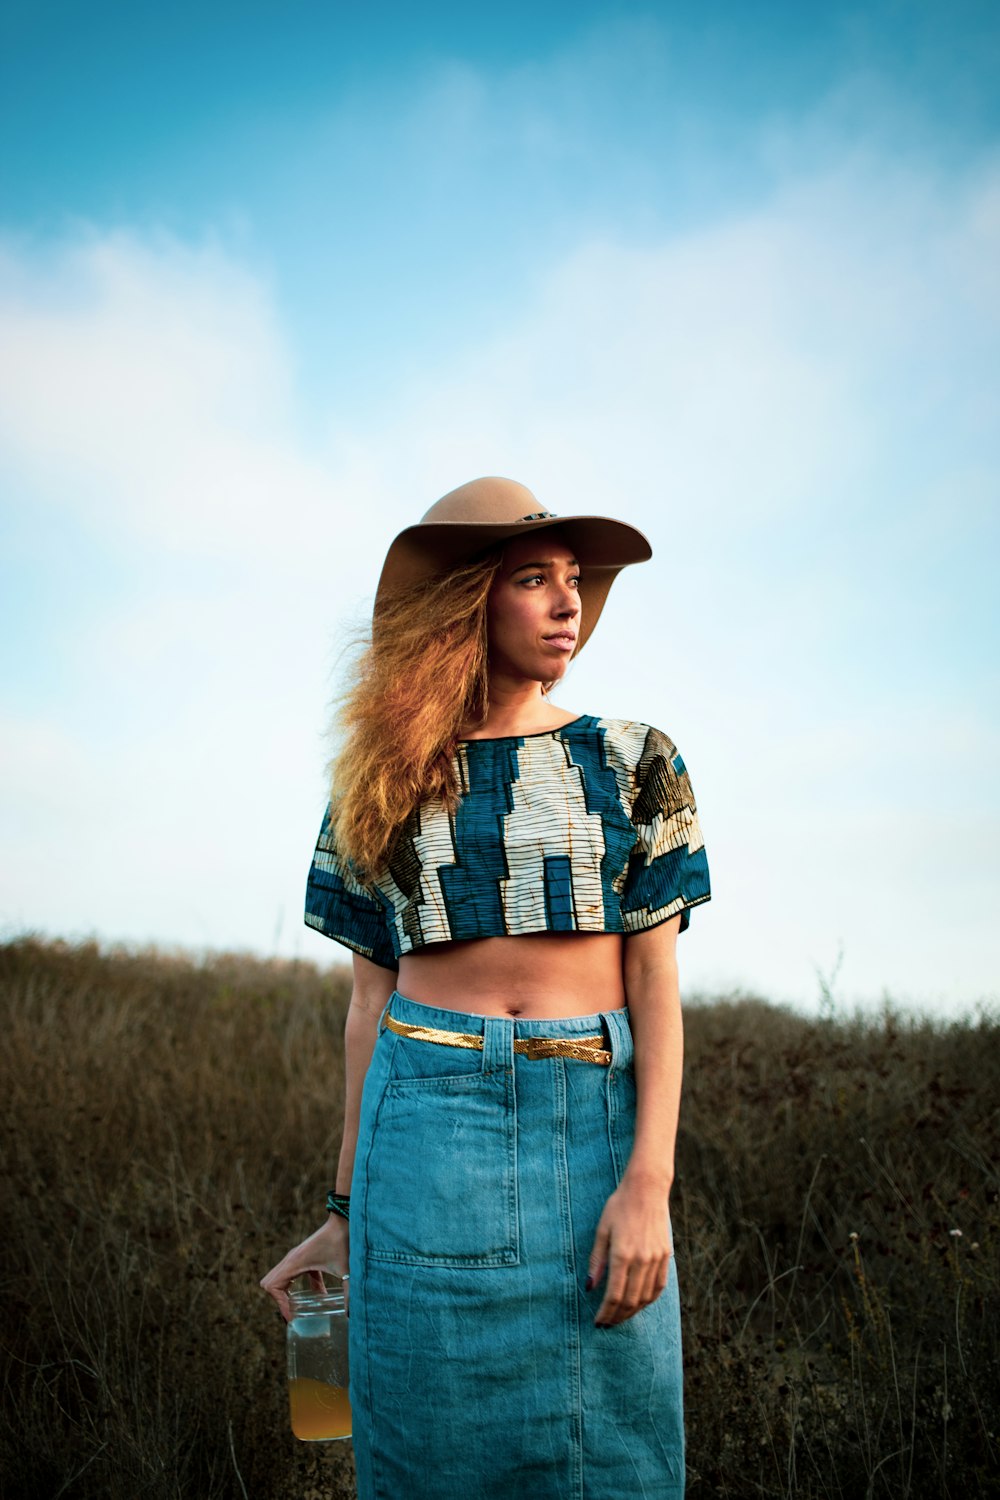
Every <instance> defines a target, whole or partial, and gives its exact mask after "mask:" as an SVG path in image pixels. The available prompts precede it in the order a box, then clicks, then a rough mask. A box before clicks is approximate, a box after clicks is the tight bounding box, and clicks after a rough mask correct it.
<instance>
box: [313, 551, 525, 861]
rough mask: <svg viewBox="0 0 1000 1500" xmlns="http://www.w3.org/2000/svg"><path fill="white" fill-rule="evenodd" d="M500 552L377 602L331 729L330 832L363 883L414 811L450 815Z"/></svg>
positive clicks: (481, 669) (474, 716) (481, 684)
mask: <svg viewBox="0 0 1000 1500" xmlns="http://www.w3.org/2000/svg"><path fill="white" fill-rule="evenodd" d="M502 556H503V549H502V547H493V548H490V549H489V551H488V552H485V553H483V554H481V555H480V556H479V557H477V558H475V559H473V560H472V561H470V562H467V563H462V564H459V565H458V566H457V567H455V568H452V569H451V570H450V571H448V572H447V573H441V574H437V575H435V576H434V577H433V578H430V579H428V580H426V581H425V582H422V583H420V584H417V585H415V586H413V587H411V588H407V589H401V590H396V591H394V592H392V593H389V594H388V595H386V596H385V597H384V598H383V599H381V600H380V601H379V607H378V611H377V613H376V615H375V618H374V620H373V622H372V628H371V631H370V633H368V634H366V636H364V637H363V638H362V642H361V646H362V649H361V652H360V655H359V657H358V660H357V663H356V666H355V670H354V672H353V674H352V675H353V682H352V683H351V684H349V685H348V687H347V689H346V690H345V692H344V693H343V694H342V696H341V698H340V701H339V706H338V709H337V713H336V719H335V723H336V725H337V728H338V730H339V733H340V738H341V749H340V751H339V752H338V753H337V754H336V755H335V756H334V757H333V759H332V760H331V762H330V803H331V828H332V832H333V836H334V839H335V841H336V845H337V848H338V850H339V851H340V852H341V853H342V854H344V855H346V856H347V858H348V859H350V861H351V863H352V865H353V867H354V869H355V871H356V872H357V874H358V876H359V877H360V878H361V879H362V880H372V879H374V878H375V877H376V876H378V875H379V874H380V873H381V872H382V871H383V870H384V868H385V866H386V864H387V862H388V860H389V857H390V855H391V853H392V846H393V844H394V842H395V839H396V836H397V834H398V832H399V830H400V828H401V827H402V825H403V824H404V823H405V822H406V820H407V818H408V817H409V816H410V814H411V813H412V812H413V810H414V809H415V808H416V807H418V806H419V804H420V803H421V802H424V801H426V800H428V799H432V798H441V799H442V800H443V801H444V803H445V805H446V806H447V807H449V808H450V809H454V808H455V807H456V806H457V805H458V800H459V787H458V782H457V778H456V775H455V769H454V766H453V764H452V755H453V753H454V750H455V746H456V744H457V742H458V739H459V737H460V736H461V733H462V729H463V727H464V726H470V727H471V726H473V725H475V724H479V723H482V722H483V720H484V719H485V718H486V712H487V709H488V707H489V681H488V662H487V638H486V600H487V598H488V596H489V592H490V588H491V587H492V584H493V580H494V578H495V576H496V573H497V569H498V568H499V566H500V562H501V559H502Z"/></svg>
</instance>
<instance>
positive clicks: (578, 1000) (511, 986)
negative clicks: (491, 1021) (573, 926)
mask: <svg viewBox="0 0 1000 1500" xmlns="http://www.w3.org/2000/svg"><path fill="white" fill-rule="evenodd" d="M623 956H624V938H623V937H622V935H621V934H620V933H613V932H539V933H531V934H528V935H525V936H522V937H488V938H473V939H470V940H469V941H467V942H462V943H434V944H432V945H431V946H430V947H427V948H423V949H421V950H420V951H419V952H418V953H404V954H403V956H402V957H401V958H400V960H399V978H398V980H397V983H396V988H397V989H398V990H399V993H400V994H401V995H406V996H407V997H408V998H409V999H410V1000H416V1001H417V1002H418V1003H419V1004H420V1005H436V1006H438V1007H440V1009H442V1010H457V1011H466V1012H471V1013H472V1014H474V1015H480V1016H523V1017H524V1018H525V1019H526V1020H559V1019H562V1018H563V1017H566V1016H589V1015H593V1014H594V1013H595V1012H596V1011H600V1010H620V1009H621V1008H622V1006H623V1005H624V1004H625V984H624V979H623V977H622V959H623Z"/></svg>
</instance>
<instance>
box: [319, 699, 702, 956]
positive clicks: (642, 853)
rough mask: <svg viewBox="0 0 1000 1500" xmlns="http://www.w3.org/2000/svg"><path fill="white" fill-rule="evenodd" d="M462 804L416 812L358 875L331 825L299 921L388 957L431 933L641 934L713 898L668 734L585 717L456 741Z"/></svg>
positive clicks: (681, 768)
mask: <svg viewBox="0 0 1000 1500" xmlns="http://www.w3.org/2000/svg"><path fill="white" fill-rule="evenodd" d="M455 763H456V771H457V775H458V781H459V787H460V789H461V801H460V803H459V806H458V808H457V810H456V811H455V812H454V813H449V812H448V810H447V809H446V808H445V807H444V806H443V805H442V804H441V803H440V802H433V803H432V802H427V803H424V804H422V805H421V806H420V807H419V808H417V809H415V810H414V812H413V813H412V814H411V816H410V817H409V819H408V820H407V822H406V823H405V824H404V826H403V828H402V829H401V830H400V834H399V837H398V839H397V841H396V844H395V846H394V849H393V852H392V855H391V857H390V860H389V863H388V867H387V869H386V870H385V871H383V873H382V874H381V875H379V877H378V878H377V879H376V880H374V881H372V882H371V883H370V884H365V883H364V882H362V881H361V880H360V879H359V878H358V877H357V875H356V874H355V872H354V871H353V869H352V868H351V866H350V864H349V862H348V861H347V860H346V859H345V858H343V857H342V856H341V854H340V853H339V852H338V850H337V848H336V847H335V845H334V842H333V839H332V838H331V835H330V808H329V806H328V807H327V809H326V812H325V814H324V817H323V825H322V828H321V829H320V834H319V839H318V841H317V844H316V850H315V853H314V855H313V861H312V865H311V868H310V870H309V880H308V885H307V890H306V913H305V920H306V923H307V925H308V926H310V927H315V928H316V929H317V930H318V931H320V932H322V933H324V934H325V935H326V936H327V937H330V938H333V939H334V940H335V941H336V942H339V943H343V944H344V945H345V946H346V947H348V948H351V949H353V950H354V951H355V952H356V953H361V954H363V955H364V956H365V957H366V958H370V959H372V960H373V961H374V962H375V963H378V964H381V965H382V966H383V967H385V968H390V969H394V968H396V967H397V965H398V961H399V957H400V955H401V954H403V953H410V952H414V951H415V950H417V949H420V948H423V947H426V946H427V945H428V944H430V943H439V942H448V941H455V940H461V939H465V938H480V937H503V936H518V935H521V934H526V933H533V932H622V933H631V932H640V931H642V930H643V929H644V928H646V927H655V926H656V925H657V924H658V923H660V922H664V921H666V920H667V918H668V917H672V916H675V915H676V914H677V913H678V912H679V913H681V930H682V931H683V930H684V928H685V927H687V925H688V920H689V918H688V911H689V908H690V907H692V906H697V905H699V904H700V903H701V902H703V901H707V900H708V899H709V896H710V889H709V878H708V862H707V859H706V856H705V845H704V840H703V839H702V835H701V828H700V825H699V822H698V812H697V808H696V807H695V801H694V794H693V792H692V790H691V781H690V778H689V776H688V773H687V770H686V768H685V765H684V762H683V760H682V759H681V757H680V755H679V754H678V752H677V749H676V747H675V746H674V744H673V743H672V741H671V740H670V739H669V738H668V737H667V736H666V735H665V734H663V733H662V731H661V730H658V729H653V728H652V727H651V726H650V725H648V724H640V723H637V722H635V721H634V720H630V719H600V718H597V717H595V716H594V715H593V714H583V715H581V716H580V717H579V718H578V719H573V720H572V721H571V722H570V723H568V724H563V725H562V726H561V727H560V728H559V729H553V730H546V731H543V732H542V733H540V734H527V735H508V736H505V737H503V738H500V739H482V740H461V741H459V743H458V745H457V747H456V749H455Z"/></svg>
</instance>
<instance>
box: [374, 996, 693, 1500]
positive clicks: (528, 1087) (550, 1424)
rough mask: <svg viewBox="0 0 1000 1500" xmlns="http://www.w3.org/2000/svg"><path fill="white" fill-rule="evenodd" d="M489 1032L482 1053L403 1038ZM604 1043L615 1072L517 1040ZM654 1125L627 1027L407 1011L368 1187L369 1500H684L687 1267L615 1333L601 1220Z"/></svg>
mask: <svg viewBox="0 0 1000 1500" xmlns="http://www.w3.org/2000/svg"><path fill="white" fill-rule="evenodd" d="M387 1014H391V1015H392V1017H393V1018H394V1019H395V1020H396V1021H398V1022H402V1023H403V1024H404V1025H405V1024H408V1025H416V1026H425V1027H434V1028H441V1029H443V1030H445V1031H461V1032H469V1033H475V1034H478V1035H481V1036H482V1038H483V1047H482V1050H481V1051H473V1050H468V1049H465V1048H461V1047H455V1046H449V1045H442V1044H441V1043H439V1042H434V1041H422V1040H417V1039H416V1038H413V1037H409V1036H403V1035H400V1034H398V1033H397V1032H395V1031H393V1030H391V1029H389V1028H387V1026H386V1024H385V1023H386V1015H387ZM598 1033H603V1035H604V1038H605V1042H604V1046H605V1047H606V1048H607V1049H608V1050H609V1051H610V1053H611V1056H612V1061H611V1064H610V1066H600V1065H598V1064H596V1063H594V1062H589V1061H585V1060H580V1059H577V1058H571V1057H560V1056H554V1057H553V1056H550V1057H529V1056H525V1055H524V1054H523V1053H521V1052H515V1050H514V1041H515V1038H527V1037H531V1036H538V1037H557V1038H565V1039H567V1040H572V1039H573V1038H574V1037H580V1036H586V1035H596V1034H598ZM634 1120H635V1081H634V1074H633V1066H632V1034H631V1031H630V1029H629V1022H628V1013H627V1011H625V1010H612V1011H604V1012H600V1013H599V1014H596V1015H589V1016H574V1017H571V1018H569V1019H565V1020H532V1021H525V1020H510V1019H507V1018H500V1017H493V1016H481V1015H474V1014H460V1013H456V1012H455V1011H452V1010H443V1009H438V1008H436V1007H434V1006H427V1005H420V1004H417V1002H416V1001H413V1000H409V999H406V998H405V997H404V996H402V995H400V994H398V993H396V994H394V995H393V996H392V998H391V999H390V1001H389V1004H388V1006H387V1007H386V1012H384V1013H383V1017H382V1020H381V1022H380V1024H379V1035H378V1040H377V1042H376V1044H375V1050H374V1053H373V1056H372V1060H371V1064H370V1066H369V1069H368V1073H367V1076H366V1079H365V1084H364V1092H363V1096H362V1103H361V1120H360V1129H359V1138H358V1146H357V1154H356V1157H355V1167H354V1179H353V1183H352V1186H351V1309H350V1311H351V1316H350V1359H351V1377H350V1379H351V1406H352V1411H353V1421H354V1452H355V1459H356V1463H357V1474H358V1495H359V1500H622V1497H623V1496H628V1497H630V1500H633V1497H634V1500H654V1497H655V1500H668V1497H669V1500H679V1497H680V1496H682V1495H683V1493H684V1424H683V1411H682V1401H681V1344H680V1310H679V1303H678V1295H677V1270H676V1263H675V1261H674V1260H673V1259H672V1260H671V1262H670V1273H669V1277H668V1281H667V1286H666V1290H665V1291H664V1292H663V1293H662V1295H661V1296H660V1297H659V1298H658V1300H657V1301H656V1302H653V1303H651V1304H650V1306H648V1307H646V1308H644V1309H643V1310H642V1311H641V1312H639V1313H637V1314H636V1315H635V1316H634V1317H633V1318H630V1319H628V1320H627V1321H626V1322H624V1323H620V1324H618V1325H617V1326H615V1327H611V1328H597V1327H595V1326H594V1317H595V1314H596V1312H597V1309H598V1307H599V1306H600V1303H601V1299H602V1296H603V1288H604V1282H603V1280H602V1282H601V1283H600V1284H599V1285H598V1286H597V1287H596V1288H594V1290H593V1291H590V1292H588V1291H587V1290H586V1282H587V1269H588V1267H587V1262H588V1259H589V1257H590V1252H591V1249H592V1247H593V1242H594V1233H595V1230H596V1228H597V1221H598V1219H599V1218H600V1215H601V1211H602V1210H603V1208H604V1204H605V1202H606V1201H607V1198H608V1196H609V1195H610V1194H611V1193H612V1192H613V1191H614V1189H615V1187H616V1185H617V1183H618V1181H619V1180H620V1177H621V1174H622V1172H623V1170H624V1168H625V1164H626V1162H627V1161H628V1157H629V1153H630V1151H631V1147H632V1136H633V1129H634Z"/></svg>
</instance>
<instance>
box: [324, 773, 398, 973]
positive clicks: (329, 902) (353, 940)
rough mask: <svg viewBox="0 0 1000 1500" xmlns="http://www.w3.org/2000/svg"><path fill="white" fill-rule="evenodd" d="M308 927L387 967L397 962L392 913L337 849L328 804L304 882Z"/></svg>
mask: <svg viewBox="0 0 1000 1500" xmlns="http://www.w3.org/2000/svg"><path fill="white" fill-rule="evenodd" d="M305 920H306V926H307V927H315V928H316V930H317V932H322V933H323V935H324V937H328V938H333V940H334V942H336V943H343V945H344V947H345V948H351V949H352V950H353V951H354V952H355V953H360V954H361V955H362V956H363V957H364V958H370V959H371V961H372V963H375V964H380V965H381V966H382V968H383V969H395V968H398V966H399V959H398V955H397V954H396V950H395V948H394V947H393V943H392V933H391V928H390V924H389V916H388V914H387V912H386V908H385V905H384V904H383V902H382V901H381V900H380V898H379V896H378V893H377V892H373V891H372V890H370V889H369V887H368V886H366V885H364V884H363V883H362V882H361V881H360V880H359V879H358V877H357V876H356V875H355V874H354V871H353V870H352V869H351V867H350V864H349V863H348V861H347V860H346V859H345V858H344V857H343V856H342V855H341V854H340V853H339V852H338V850H337V847H336V845H335V844H334V841H333V836H332V833H331V831H330V805H329V803H328V804H327V808H326V812H325V813H324V814H323V826H322V827H321V829H320V831H319V838H318V840H317V841H316V851H315V853H314V854H313V859H312V864H311V865H310V867H309V879H308V881H307V883H306V914H305Z"/></svg>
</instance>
